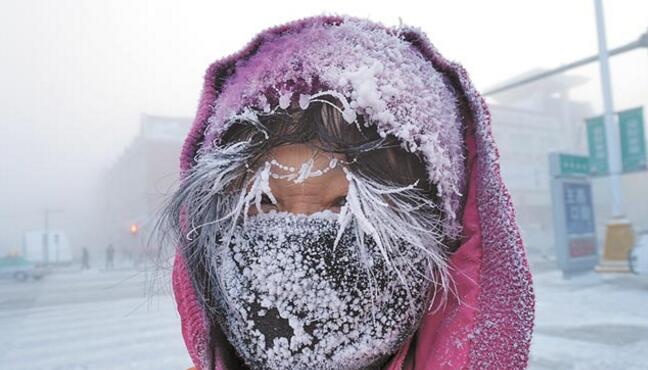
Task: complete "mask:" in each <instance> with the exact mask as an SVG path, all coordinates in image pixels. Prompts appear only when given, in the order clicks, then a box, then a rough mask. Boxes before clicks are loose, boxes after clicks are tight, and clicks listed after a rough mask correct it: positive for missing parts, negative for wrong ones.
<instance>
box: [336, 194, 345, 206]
mask: <svg viewBox="0 0 648 370" xmlns="http://www.w3.org/2000/svg"><path fill="white" fill-rule="evenodd" d="M346 202H347V200H346V195H343V196H341V197H337V198H335V201H334V202H333V207H342V206H344V205H345V204H346Z"/></svg>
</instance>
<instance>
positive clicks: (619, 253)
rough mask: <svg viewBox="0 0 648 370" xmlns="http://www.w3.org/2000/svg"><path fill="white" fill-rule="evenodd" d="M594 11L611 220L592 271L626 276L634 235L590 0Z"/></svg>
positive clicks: (603, 50)
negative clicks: (601, 255) (624, 198)
mask: <svg viewBox="0 0 648 370" xmlns="http://www.w3.org/2000/svg"><path fill="white" fill-rule="evenodd" d="M594 8H595V10H596V30H597V35H598V49H599V71H600V73H601V89H602V93H603V108H604V114H603V117H604V119H605V136H606V145H607V153H608V168H609V179H610V191H611V193H612V194H611V195H612V219H611V220H610V221H608V224H607V228H606V230H605V244H604V249H603V259H602V261H601V263H600V264H599V266H597V268H596V270H597V271H599V272H629V271H630V266H629V265H628V253H629V252H630V250H631V249H632V246H633V245H634V232H633V230H632V225H631V224H630V221H629V220H628V219H626V218H625V211H624V207H623V188H622V184H621V174H622V173H621V172H622V169H621V147H620V145H621V144H620V140H619V126H618V125H617V123H616V122H615V115H614V103H613V101H612V83H611V82H610V81H611V79H610V64H609V61H608V59H609V57H608V50H607V40H606V37H605V19H604V16H603V1H602V0H594Z"/></svg>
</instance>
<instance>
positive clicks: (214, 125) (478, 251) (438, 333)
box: [173, 16, 535, 370]
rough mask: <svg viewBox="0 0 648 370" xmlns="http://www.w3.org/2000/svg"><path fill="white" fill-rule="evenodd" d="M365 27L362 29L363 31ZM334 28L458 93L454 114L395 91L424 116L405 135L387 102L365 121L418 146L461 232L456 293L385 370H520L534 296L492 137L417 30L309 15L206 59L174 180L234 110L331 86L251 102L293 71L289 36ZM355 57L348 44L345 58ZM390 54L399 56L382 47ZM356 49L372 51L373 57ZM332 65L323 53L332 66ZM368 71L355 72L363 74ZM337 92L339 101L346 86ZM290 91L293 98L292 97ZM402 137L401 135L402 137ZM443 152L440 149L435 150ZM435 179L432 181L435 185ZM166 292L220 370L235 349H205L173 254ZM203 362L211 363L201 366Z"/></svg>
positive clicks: (200, 317)
mask: <svg viewBox="0 0 648 370" xmlns="http://www.w3.org/2000/svg"><path fill="white" fill-rule="evenodd" d="M345 25H353V27H354V28H353V29H354V30H357V29H360V30H361V31H362V32H364V33H361V34H358V33H354V32H352V31H349V29H351V28H349V27H347V28H346V29H345V28H344V27H343V26H345ZM368 30H369V31H371V32H366V31H368ZM338 31H339V32H342V34H341V35H342V36H340V34H337V35H336V37H338V38H340V37H342V38H343V39H344V40H345V42H348V43H351V44H350V45H352V46H353V45H356V44H358V45H362V44H363V43H364V44H367V43H368V44H371V43H372V42H377V41H375V40H371V37H369V36H367V37H365V36H364V35H365V33H370V34H371V35H376V34H380V37H381V39H380V40H381V41H379V42H382V40H387V41H385V42H386V43H387V44H384V45H382V44H381V45H378V46H379V47H377V48H373V51H374V52H376V51H377V52H378V54H376V55H377V56H376V58H378V59H380V60H381V61H382V64H384V65H389V63H390V60H391V61H392V62H396V63H399V62H400V61H399V60H398V58H399V55H405V57H406V58H409V61H412V60H415V61H416V63H418V62H421V61H422V62H423V63H424V64H425V65H420V66H417V67H416V69H415V71H414V72H415V73H419V74H421V73H423V74H426V76H424V77H423V78H417V81H418V80H419V79H420V80H421V81H422V82H421V83H422V84H423V85H425V84H426V83H429V84H432V85H434V84H436V85H435V86H432V87H433V88H432V90H429V91H438V94H439V95H443V94H448V91H452V93H453V94H456V102H457V104H456V107H457V112H454V113H453V112H452V111H450V110H448V109H446V107H445V106H443V104H444V103H445V104H446V105H449V103H448V98H447V97H445V98H444V97H442V98H441V99H434V98H433V97H432V98H431V97H430V96H425V95H423V94H419V95H422V96H413V95H411V94H410V95H411V96H410V98H409V99H410V100H407V93H408V92H407V91H405V90H406V89H407V88H408V87H411V86H414V85H416V84H415V83H408V85H407V86H406V87H404V88H403V89H402V90H403V91H397V92H396V95H398V94H401V95H402V96H403V97H405V98H403V99H404V100H400V101H399V104H404V103H403V102H405V103H408V102H409V103H413V104H417V105H416V106H425V107H429V108H426V109H425V110H424V111H423V113H421V114H423V116H421V117H419V118H417V120H416V121H415V122H413V123H409V125H410V126H408V127H407V129H408V130H403V127H404V126H405V125H404V124H403V123H402V122H403V121H402V120H403V119H404V118H401V117H399V116H398V115H397V114H396V115H390V114H388V113H389V109H390V108H393V106H384V105H383V106H382V107H383V108H385V109H384V112H376V109H375V108H374V109H373V111H370V112H373V114H379V113H380V114H381V115H379V116H378V115H376V116H375V117H374V118H375V120H376V121H377V122H378V123H377V124H378V125H379V127H380V128H381V130H383V131H386V132H388V133H393V134H395V135H397V136H401V137H402V138H403V140H404V141H406V140H407V139H409V140H410V142H414V143H417V144H418V145H419V146H418V147H416V146H415V147H414V148H411V149H412V150H420V151H422V152H424V154H425V155H426V158H427V160H428V162H429V163H428V172H430V174H431V175H430V176H431V179H432V180H433V181H434V182H435V183H436V184H437V185H439V192H440V195H441V199H442V200H443V201H444V207H445V209H446V211H447V213H448V224H447V225H446V230H447V231H448V233H454V232H460V233H461V234H460V235H461V244H460V247H459V248H458V250H457V251H456V252H455V253H454V254H453V255H452V256H451V260H450V265H451V270H450V273H451V275H452V279H453V281H454V291H455V294H450V295H449V301H448V302H447V304H446V305H445V306H443V309H441V310H438V311H437V312H435V313H428V314H427V315H426V316H425V317H424V318H423V320H422V322H421V324H420V326H419V327H418V330H417V331H416V333H415V334H414V335H413V336H412V337H410V338H409V339H408V340H407V341H406V342H405V343H404V344H403V345H402V347H401V348H400V350H399V351H398V352H397V353H396V355H395V356H394V357H393V358H392V359H391V361H390V362H389V364H388V365H387V367H386V369H389V370H391V369H394V370H395V369H407V370H429V369H523V368H526V366H527V363H528V356H529V345H530V342H531V335H532V330H533V320H534V305H535V297H534V292H533V286H532V279H531V274H530V270H529V266H528V263H527V258H526V252H525V249H524V246H523V242H522V239H521V238H520V232H519V229H518V226H517V224H516V222H515V212H514V209H513V205H512V203H511V199H510V196H509V193H508V191H507V189H506V187H505V186H504V184H503V182H502V178H501V176H500V169H499V164H498V156H499V155H498V151H497V148H496V146H495V143H494V141H493V136H492V132H491V117H490V113H489V111H488V107H487V105H486V103H485V101H484V99H483V98H482V97H481V96H480V95H479V93H478V92H477V91H476V90H475V88H474V87H473V85H472V83H471V82H470V79H469V78H468V74H467V72H466V71H465V70H464V68H463V67H462V66H461V65H460V64H458V63H456V62H451V61H448V60H446V59H445V58H444V57H443V56H442V55H441V54H440V53H439V52H438V51H437V50H436V48H435V47H434V46H433V45H432V44H431V43H430V41H429V40H428V39H427V37H426V36H425V34H424V33H423V32H422V31H420V30H418V29H414V28H410V27H402V26H401V27H399V28H387V27H385V26H383V25H380V24H377V23H374V22H370V21H367V20H362V19H357V18H352V17H338V16H318V17H310V18H305V19H301V20H297V21H293V22H290V23H287V24H284V25H280V26H277V27H274V28H271V29H268V30H265V31H263V32H261V33H260V34H258V35H257V36H256V37H255V38H254V39H253V40H252V41H251V42H250V43H249V44H248V45H247V46H246V47H245V48H244V49H243V50H241V51H240V52H238V53H236V54H233V55H231V56H228V57H226V58H223V59H221V60H218V61H216V62H214V63H213V64H212V65H211V66H210V67H209V68H208V70H207V72H206V75H205V79H204V86H203V90H202V96H201V99H200V104H199V107H198V112H197V114H196V117H195V120H194V123H193V127H192V129H191V131H190V133H189V135H188V137H187V139H186V141H185V144H184V147H183V151H182V156H181V170H182V175H184V174H186V173H187V171H188V170H189V169H190V168H191V166H192V165H193V164H194V157H195V155H196V152H197V150H198V149H199V148H201V147H204V146H206V145H217V139H218V137H219V135H220V134H222V133H223V131H225V129H226V125H225V124H224V122H225V121H226V119H227V118H228V117H231V116H232V115H234V114H240V113H241V112H240V110H239V109H240V108H242V107H243V106H245V105H255V104H256V105H257V106H259V107H261V108H263V106H264V104H265V105H266V107H267V106H268V105H269V103H268V102H272V103H275V104H276V103H277V102H278V103H279V105H282V106H283V105H286V100H285V99H289V100H296V99H298V98H299V99H300V105H302V104H303V103H304V102H305V101H304V100H303V99H304V96H305V97H308V96H310V95H309V94H314V93H317V92H318V91H321V90H326V89H331V88H332V87H331V83H330V81H332V80H331V76H330V73H329V74H328V77H329V82H328V83H327V80H326V76H316V78H315V79H314V80H313V79H311V80H308V82H304V81H301V82H304V83H303V84H302V85H303V86H300V84H299V83H296V84H293V85H291V86H292V90H291V89H289V88H288V87H287V88H286V89H285V90H283V89H275V91H274V92H273V91H269V90H265V93H266V95H265V96H267V100H264V99H266V97H263V98H262V99H261V100H259V99H258V96H256V97H254V98H253V97H252V95H251V92H252V91H254V90H260V89H263V87H264V86H265V85H263V84H264V83H265V82H267V79H268V76H270V75H271V73H272V72H277V71H278V72H279V73H283V74H284V75H290V73H291V71H290V70H283V71H282V70H281V68H280V67H279V66H281V64H282V59H281V58H282V57H284V56H285V55H286V53H288V54H291V56H290V57H293V56H294V54H295V53H297V52H296V51H295V50H289V49H290V47H297V48H300V46H299V45H298V43H295V42H294V41H295V40H296V41H304V40H313V41H312V43H318V42H326V41H321V40H326V36H327V35H329V36H330V35H331V34H332V32H338ZM286 35H288V36H286ZM291 35H292V36H291ZM359 35H360V36H359ZM284 36H285V37H284ZM293 36H294V37H293ZM291 37H293V39H291ZM309 37H310V39H309ZM291 40H292V41H291ZM331 40H336V39H331ZM307 42H308V41H307ZM329 42H336V41H330V40H329ZM273 43H274V44H275V45H274V46H273V45H272V44H273ZM354 43H355V44H354ZM389 43H394V44H389ZM295 45H297V46H295ZM326 45H327V44H324V43H323V44H322V45H315V46H314V47H315V48H316V49H317V50H324V49H326ZM302 48H303V47H302ZM355 49H357V47H352V48H351V49H348V50H355ZM377 49H380V50H377ZM396 49H398V50H399V52H400V53H401V54H398V55H396V54H397V53H395V52H393V53H392V52H390V51H389V50H396ZM335 50H340V51H341V52H343V51H344V50H347V49H344V47H343V46H337V45H335ZM349 52H351V51H349ZM363 52H364V53H365V54H371V53H370V52H371V50H369V51H367V50H364V51H363ZM264 53H265V54H264ZM314 53H316V51H312V52H311V59H312V60H310V61H309V56H308V55H306V54H304V55H305V56H304V58H303V59H299V62H298V64H299V68H298V73H299V74H301V75H305V74H306V72H307V71H311V72H312V70H309V68H311V69H312V68H313V66H312V65H311V64H313V63H315V64H317V63H321V60H322V59H321V58H322V56H321V55H317V56H313V55H312V54H314ZM408 53H409V54H408ZM327 55H330V54H327ZM253 56H255V57H256V61H255V62H252V60H255V59H254V58H252V57H253ZM334 57H335V56H334V55H331V58H334ZM286 58H288V57H286ZM317 58H319V59H317ZM293 59H294V58H293ZM293 63H294V60H293ZM309 63H311V64H309ZM302 64H303V65H302ZM349 64H350V65H351V64H352V63H349ZM382 64H374V67H376V66H378V67H377V68H373V67H372V68H373V69H375V70H378V71H379V72H380V71H381V70H382V69H381V68H380V67H381V66H382ZM345 65H346V63H345ZM291 66H292V65H291ZM367 70H368V69H362V71H365V72H366V71H367ZM317 71H318V72H319V71H320V70H317ZM334 71H339V69H338V70H334ZM239 72H240V73H239ZM327 73H328V72H327ZM356 75H357V74H356ZM427 75H429V76H432V75H434V76H436V77H435V78H436V79H434V78H429V79H427ZM270 77H272V76H270ZM288 77H290V76H288ZM318 77H321V78H318ZM406 77H407V76H405V78H406ZM335 78H337V79H338V80H340V81H341V82H340V83H341V84H342V83H346V82H347V81H346V79H345V78H340V76H339V75H336V76H335ZM442 80H443V81H448V82H447V83H450V84H451V86H450V87H448V88H447V89H441V88H440V87H439V86H442V85H441V82H440V81H442ZM336 81H337V80H336ZM411 81H412V80H411V79H410V82H411ZM293 82H294V81H293ZM361 86H364V85H361ZM289 87H290V86H289ZM425 87H426V86H422V87H421V86H419V87H417V88H416V89H417V90H416V91H427V92H428V94H429V91H428V90H425ZM337 88H338V90H340V91H341V92H343V93H344V89H343V88H340V87H339V86H338V87H337ZM246 89H247V90H246ZM248 90H249V91H248ZM292 91H298V92H299V94H297V93H293V92H292ZM382 91H383V92H385V91H386V89H385V88H384V87H383V90H382ZM410 92H411V91H410ZM273 94H274V95H273ZM344 95H345V96H346V97H350V98H351V100H353V99H355V101H356V103H355V105H354V107H355V108H358V109H360V108H362V100H363V98H366V95H367V94H365V95H364V96H358V95H353V94H351V93H349V91H348V90H347V91H346V94H344ZM369 95H370V94H369ZM364 100H367V99H364ZM376 101H377V100H375V101H373V102H371V101H370V102H368V103H367V106H369V104H371V103H374V105H375V104H377V103H376ZM435 101H436V102H437V105H436V106H435V105H434V104H435V103H434V102H435ZM378 103H380V102H379V101H378ZM385 113H387V114H385ZM425 114H429V115H431V116H429V117H428V116H425ZM453 119H454V120H455V121H456V123H455V122H454V121H453ZM422 122H428V123H422ZM429 122H432V123H429ZM435 122H436V123H435ZM440 124H444V125H445V126H440ZM435 125H436V126H435ZM453 125H456V127H453ZM405 131H407V132H409V134H403V132H405ZM408 135H410V136H408ZM435 140H436V141H435ZM440 146H441V147H443V148H442V149H443V150H439V149H438V147H440ZM458 148H459V149H458ZM434 173H436V174H440V176H437V177H434V175H433V174H434ZM173 289H174V294H175V298H176V302H177V307H178V311H179V313H180V317H181V321H182V333H183V337H184V340H185V343H186V345H187V349H188V351H189V353H190V355H191V358H192V360H193V362H194V366H196V368H197V369H202V370H211V369H207V364H208V363H210V362H213V363H214V366H215V368H216V369H218V370H226V369H227V370H230V369H231V367H227V363H228V360H227V359H228V358H231V357H232V356H231V353H230V351H232V349H231V347H230V346H228V344H227V343H226V339H225V337H224V336H223V335H222V333H217V335H216V337H217V338H216V342H217V343H216V345H215V347H216V348H208V346H209V344H208V338H209V327H208V323H207V320H206V315H205V313H204V312H203V310H202V308H201V306H200V305H199V303H198V300H197V297H196V292H195V290H194V288H193V286H192V283H191V279H190V276H189V273H188V271H187V267H186V264H185V262H184V259H183V256H182V254H181V253H180V251H178V253H177V254H176V259H175V263H174V269H173ZM457 297H458V298H457ZM210 356H213V357H212V358H209V357H210Z"/></svg>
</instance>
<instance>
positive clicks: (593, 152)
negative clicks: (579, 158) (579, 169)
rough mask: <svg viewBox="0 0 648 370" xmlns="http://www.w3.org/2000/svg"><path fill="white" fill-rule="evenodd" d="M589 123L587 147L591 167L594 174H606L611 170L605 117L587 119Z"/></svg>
mask: <svg viewBox="0 0 648 370" xmlns="http://www.w3.org/2000/svg"><path fill="white" fill-rule="evenodd" d="M585 121H586V123H587V147H588V149H589V168H590V173H591V174H593V175H606V174H608V172H609V168H608V155H607V141H606V138H605V118H604V117H603V116H596V117H592V118H588V119H586V120H585Z"/></svg>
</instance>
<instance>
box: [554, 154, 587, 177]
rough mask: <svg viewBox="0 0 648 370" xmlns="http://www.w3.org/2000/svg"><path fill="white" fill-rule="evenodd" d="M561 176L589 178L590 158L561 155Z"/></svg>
mask: <svg viewBox="0 0 648 370" xmlns="http://www.w3.org/2000/svg"><path fill="white" fill-rule="evenodd" d="M559 158H560V175H562V176H587V175H589V174H590V163H589V158H588V157H587V156H584V155H574V154H564V153H560V155H559Z"/></svg>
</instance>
